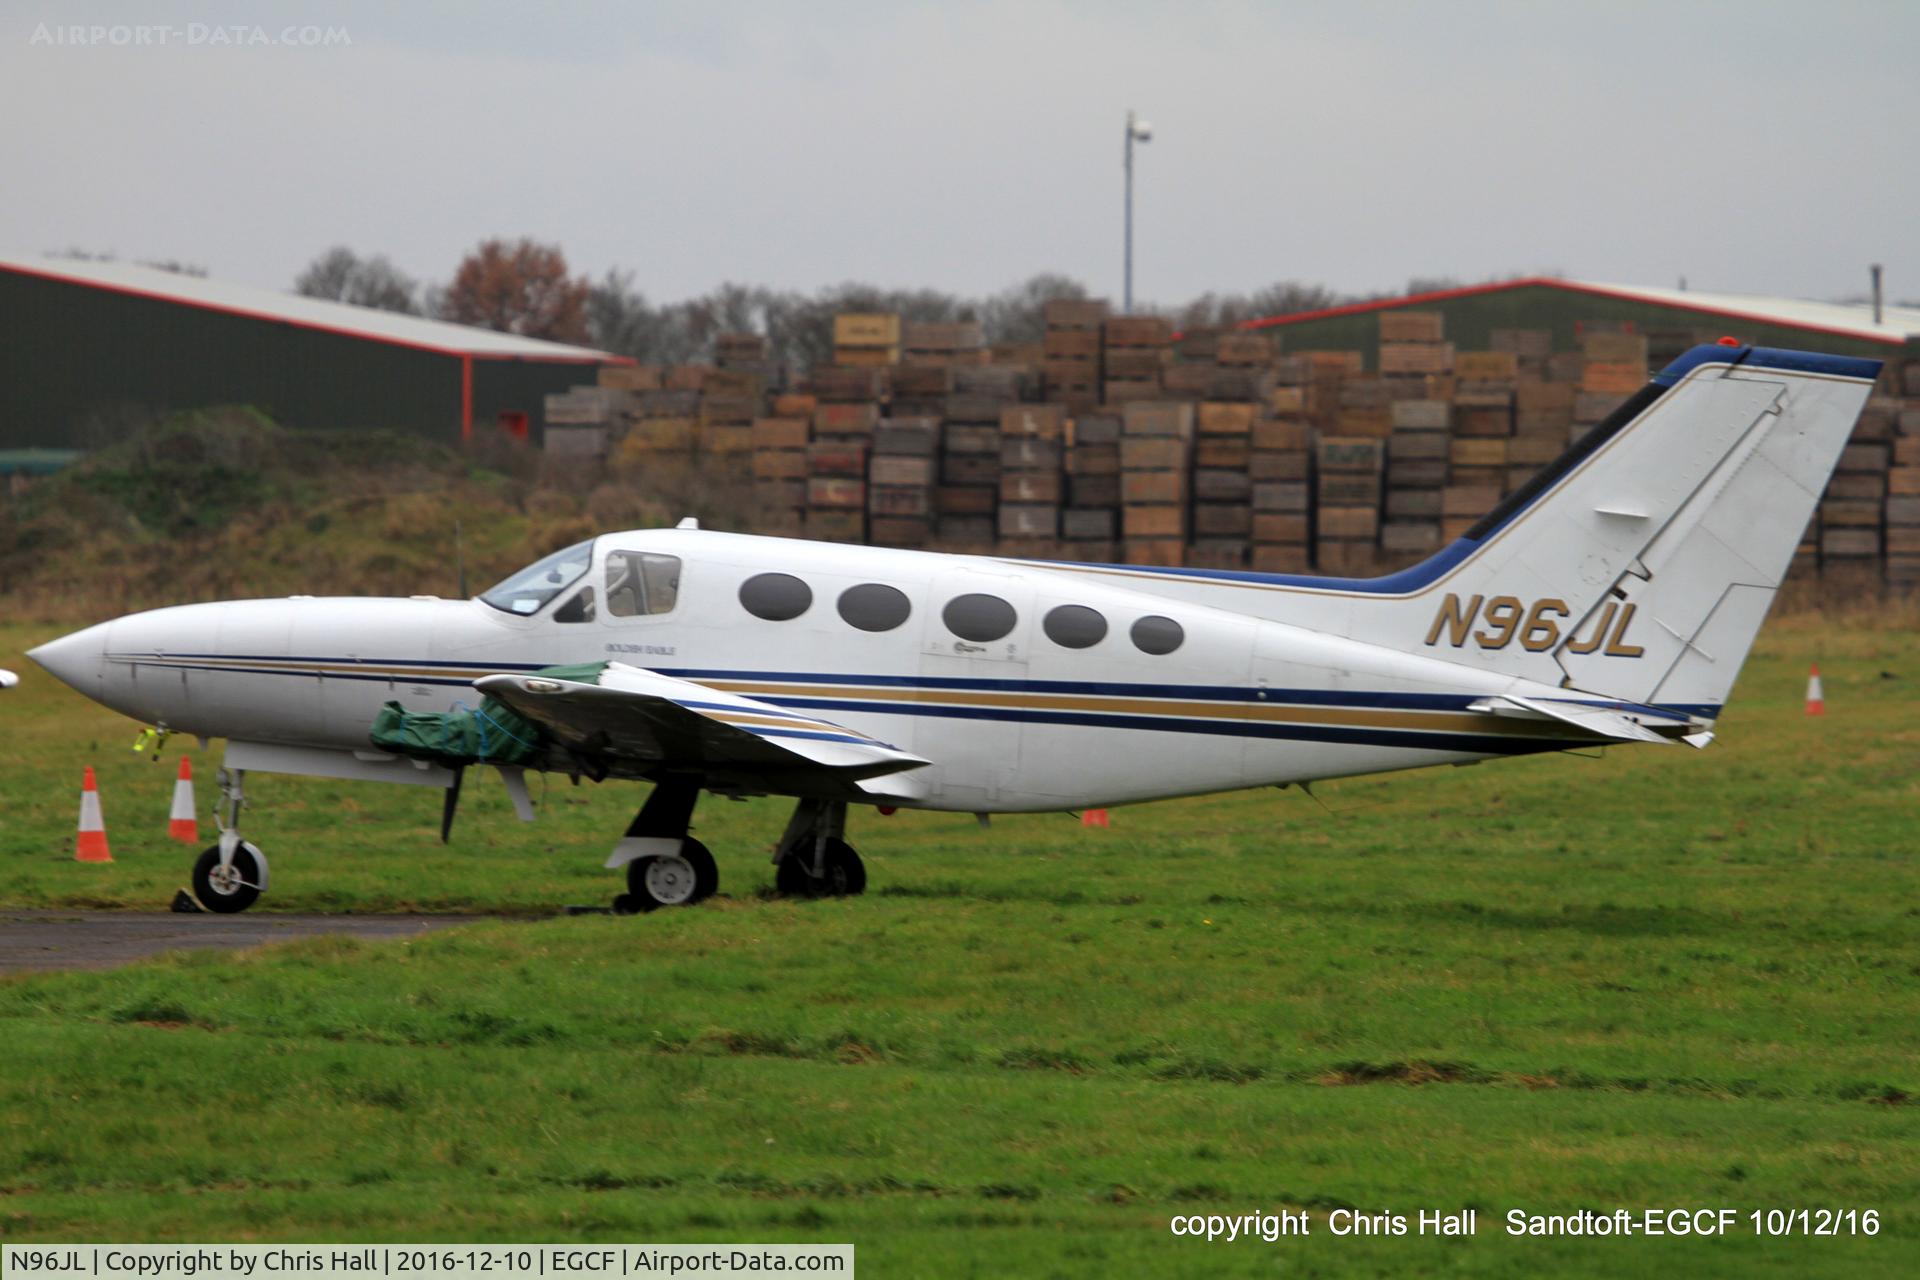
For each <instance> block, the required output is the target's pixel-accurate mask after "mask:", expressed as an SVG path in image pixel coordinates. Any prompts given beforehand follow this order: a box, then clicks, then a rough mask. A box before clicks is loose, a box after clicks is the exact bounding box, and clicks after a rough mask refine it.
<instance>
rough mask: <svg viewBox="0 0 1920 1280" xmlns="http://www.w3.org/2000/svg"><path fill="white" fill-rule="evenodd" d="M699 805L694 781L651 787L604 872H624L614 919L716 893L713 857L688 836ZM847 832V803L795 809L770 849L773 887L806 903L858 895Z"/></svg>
mask: <svg viewBox="0 0 1920 1280" xmlns="http://www.w3.org/2000/svg"><path fill="white" fill-rule="evenodd" d="M699 798H700V785H699V783H698V782H697V781H692V780H687V779H680V778H668V779H664V780H662V781H660V782H657V783H655V784H654V788H653V794H652V795H650V796H648V797H647V802H646V804H644V805H642V806H641V808H640V812H639V813H637V814H635V815H634V818H633V821H632V822H631V823H629V824H628V825H627V833H626V835H624V836H623V837H621V839H620V842H619V843H618V844H616V845H614V846H613V853H612V854H611V855H609V856H608V858H607V866H608V868H609V869H619V868H622V867H624V868H625V870H626V877H627V891H626V892H625V893H623V894H621V895H620V896H619V897H617V898H615V899H614V900H613V909H614V911H615V912H617V913H618V914H621V915H636V914H638V913H640V912H643V911H652V910H655V909H656V908H659V907H685V906H692V905H693V904H694V903H696V902H699V901H701V900H702V899H704V898H710V897H712V896H713V895H714V893H715V892H716V891H717V890H718V889H719V887H720V870H719V868H718V867H717V866H715V865H714V861H713V854H711V853H709V852H708V851H707V846H705V845H704V844H701V843H700V842H699V841H698V840H696V839H694V838H693V837H692V836H690V835H688V834H687V831H688V828H689V826H690V825H691V824H692V819H693V807H694V804H695V802H696V801H697V800H698V799H699ZM846 829H847V806H846V802H845V801H828V800H802V801H800V802H799V803H798V804H796V805H795V806H794V810H793V817H792V818H791V819H790V820H789V821H788V822H787V829H786V833H785V834H784V835H782V836H781V837H780V843H779V844H778V845H777V846H775V848H774V853H773V861H774V864H775V871H774V885H775V887H776V888H777V889H778V890H779V891H780V892H781V893H783V894H787V895H789V896H791V897H804V898H830V897H831V898H837V897H844V896H848V895H851V894H856V893H864V892H865V891H866V887H867V869H866V866H865V864H864V863H862V862H861V861H860V855H859V854H857V853H855V852H854V851H853V846H852V845H850V844H848V843H847V841H846Z"/></svg>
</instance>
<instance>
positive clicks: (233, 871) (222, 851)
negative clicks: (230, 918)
mask: <svg viewBox="0 0 1920 1280" xmlns="http://www.w3.org/2000/svg"><path fill="white" fill-rule="evenodd" d="M216 777H217V778H218V781H219V783H220V802H219V803H218V804H217V805H215V806H214V810H213V820H214V823H215V825H217V826H218V827H219V828H220V842H219V843H218V844H216V845H213V846H212V847H211V848H209V849H207V850H206V851H205V852H203V853H202V854H201V855H200V857H199V859H198V860H197V861H196V862H195V863H194V864H193V896H194V897H196V898H198V899H199V900H200V905H201V906H203V907H205V908H206V909H207V910H209V911H216V912H219V913H220V914H222V915H230V914H232V913H233V912H236V911H245V910H246V909H247V908H248V907H250V906H252V905H253V904H254V902H255V901H257V900H258V899H259V897H260V895H261V894H263V893H265V892H266V891H267V874H268V873H267V857H266V855H265V854H263V853H261V852H260V850H259V848H258V847H256V846H255V845H254V844H253V843H252V842H251V841H248V840H245V839H242V838H241V835H240V811H241V810H242V809H244V808H245V807H246V804H247V798H246V794H245V791H244V785H245V780H246V774H245V772H244V771H243V770H240V769H233V770H227V769H222V770H220V772H219V773H218V774H217V775H216Z"/></svg>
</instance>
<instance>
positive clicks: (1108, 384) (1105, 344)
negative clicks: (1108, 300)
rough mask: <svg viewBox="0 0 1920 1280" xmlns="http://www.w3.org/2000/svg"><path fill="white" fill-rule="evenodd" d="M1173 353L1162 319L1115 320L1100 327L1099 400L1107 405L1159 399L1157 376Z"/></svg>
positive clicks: (1170, 333)
mask: <svg viewBox="0 0 1920 1280" xmlns="http://www.w3.org/2000/svg"><path fill="white" fill-rule="evenodd" d="M1172 351H1173V326H1172V325H1170V324H1168V323H1167V321H1166V319H1165V318H1164V317H1162V316H1114V317H1112V318H1111V319H1109V320H1108V321H1107V322H1106V323H1105V324H1103V325H1102V326H1101V327H1100V367H1101V383H1100V387H1101V399H1102V400H1103V401H1104V402H1105V403H1107V404H1109V405H1125V404H1128V403H1131V402H1133V401H1135V400H1159V399H1161V398H1162V397H1161V387H1160V375H1161V373H1162V371H1163V370H1164V369H1165V368H1166V366H1167V363H1168V360H1169V357H1170V356H1171V355H1172Z"/></svg>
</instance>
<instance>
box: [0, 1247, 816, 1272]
mask: <svg viewBox="0 0 1920 1280" xmlns="http://www.w3.org/2000/svg"><path fill="white" fill-rule="evenodd" d="M853 1274H854V1271H853V1246H852V1245H850V1244H621V1245H566V1244H518V1245H494V1244H435V1245H408V1244H375V1245H365V1244H357V1245H335V1244H170V1245H152V1244H45V1245H16V1244H10V1245H7V1246H5V1247H4V1249H0V1280H28V1278H29V1277H35V1276H38V1277H43V1278H44V1280H68V1278H69V1277H75V1276H79V1277H91V1276H106V1277H112V1278H113V1280H192V1278H194V1277H202V1276H218V1277H222V1280H265V1278H266V1277H279V1276H289V1275H299V1276H307V1277H313V1278H314V1280H368V1278H369V1277H373V1276H379V1277H389V1276H399V1277H403V1278H404V1280H426V1278H428V1277H448V1278H450V1280H465V1278H466V1277H486V1278H487V1280H543V1278H546V1277H565V1278H566V1280H610V1278H611V1277H616V1276H642V1277H653V1276H739V1275H821V1276H851V1275H853Z"/></svg>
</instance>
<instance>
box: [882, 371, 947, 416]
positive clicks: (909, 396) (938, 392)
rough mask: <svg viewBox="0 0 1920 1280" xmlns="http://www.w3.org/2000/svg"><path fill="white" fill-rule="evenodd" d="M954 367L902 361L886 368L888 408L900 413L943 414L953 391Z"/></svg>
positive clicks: (896, 413)
mask: <svg viewBox="0 0 1920 1280" xmlns="http://www.w3.org/2000/svg"><path fill="white" fill-rule="evenodd" d="M953 374H954V371H953V369H952V367H951V366H948V365H932V364H903V365H900V366H899V367H898V368H894V369H890V370H888V371H887V380H888V383H889V385H890V389H891V392H892V394H891V396H890V398H889V399H888V401H887V407H888V409H889V410H890V411H891V412H892V413H893V414H894V415H895V416H897V417H905V418H941V417H944V416H945V414H946V411H947V397H948V396H950V395H952V394H953Z"/></svg>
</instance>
